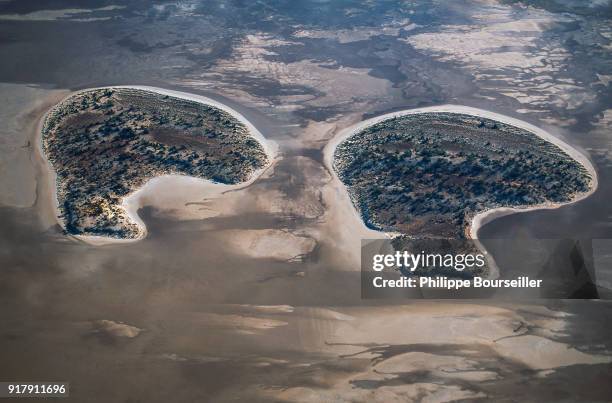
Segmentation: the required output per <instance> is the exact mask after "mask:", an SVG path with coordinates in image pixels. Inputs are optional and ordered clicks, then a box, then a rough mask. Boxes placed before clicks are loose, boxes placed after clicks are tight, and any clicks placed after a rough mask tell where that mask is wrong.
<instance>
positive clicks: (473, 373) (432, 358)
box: [374, 351, 497, 382]
mask: <svg viewBox="0 0 612 403" xmlns="http://www.w3.org/2000/svg"><path fill="white" fill-rule="evenodd" d="M374 368H375V369H376V371H377V372H379V373H383V374H394V373H401V372H418V371H428V372H430V373H432V374H433V375H435V376H436V377H441V378H451V379H461V380H465V381H471V382H482V381H489V380H493V379H496V378H497V374H496V373H495V372H492V371H485V370H479V369H478V368H479V365H478V363H477V362H476V361H474V360H471V359H468V358H465V357H461V356H454V355H438V354H430V353H423V352H418V351H417V352H411V353H405V354H399V355H396V356H393V357H391V358H389V359H387V360H384V361H382V362H381V363H379V364H377V365H375V367H374Z"/></svg>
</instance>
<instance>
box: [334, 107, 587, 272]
mask: <svg viewBox="0 0 612 403" xmlns="http://www.w3.org/2000/svg"><path fill="white" fill-rule="evenodd" d="M428 112H434V113H435V112H446V113H457V114H466V115H471V116H476V117H482V118H488V119H492V120H496V121H498V122H501V123H505V124H508V125H511V126H515V127H518V128H520V129H523V130H526V131H528V132H530V133H533V134H534V135H536V136H538V137H539V138H541V139H543V140H545V141H547V142H549V143H552V144H554V145H556V146H557V147H559V148H560V149H561V151H563V152H565V153H566V154H567V155H568V156H569V157H570V158H572V159H574V160H575V161H577V162H578V163H579V164H580V165H582V166H583V167H584V168H585V169H586V170H587V172H588V173H589V175H590V176H591V181H590V183H589V189H588V190H587V191H586V192H582V193H577V194H576V195H575V196H574V197H573V198H572V199H571V200H570V201H567V202H564V203H553V202H547V203H542V204H537V205H526V206H515V207H503V206H502V207H495V208H491V209H487V210H484V211H480V212H478V213H476V214H475V215H474V216H473V217H472V221H471V223H470V226H469V227H468V228H466V231H467V233H466V235H468V236H469V238H471V239H473V240H475V242H474V243H475V244H476V246H477V247H478V248H479V249H481V250H482V251H483V253H485V254H486V255H487V258H488V259H490V263H492V265H493V270H492V271H491V273H490V275H489V277H492V278H496V277H498V276H499V269H498V268H497V265H496V263H495V261H494V259H493V258H492V256H491V255H490V254H488V253H487V251H486V249H485V248H484V247H483V246H482V244H481V243H480V242H479V241H478V231H479V230H480V228H481V227H482V226H484V225H485V224H487V223H489V222H491V221H493V220H495V219H496V218H500V217H503V216H506V215H510V214H517V213H522V212H527V211H533V210H551V209H556V208H559V207H563V206H567V205H570V204H573V203H576V202H578V201H581V200H584V199H586V198H587V197H589V196H590V195H591V194H593V193H594V192H595V191H596V190H597V187H598V177H597V171H596V170H595V167H594V166H593V164H592V163H591V161H590V160H589V158H588V157H587V156H586V155H585V154H583V153H582V152H581V151H579V150H578V149H576V148H574V147H572V146H571V145H569V144H567V143H566V142H564V141H563V140H561V139H559V138H558V137H556V136H554V135H552V134H550V133H549V132H547V131H545V130H544V129H541V128H539V127H537V126H535V125H532V124H531V123H528V122H525V121H523V120H520V119H517V118H513V117H510V116H506V115H502V114H499V113H496V112H491V111H487V110H484V109H479V108H474V107H471V106H464V105H453V104H445V105H438V106H428V107H423V108H414V109H405V110H401V111H396V112H391V113H386V114H384V115H380V116H375V117H373V118H370V119H366V120H363V121H361V122H358V123H356V124H354V125H352V126H349V127H347V128H345V129H343V130H341V131H340V132H338V133H337V134H336V135H335V136H334V137H332V139H331V140H330V141H329V142H328V143H327V145H326V146H325V149H324V151H323V153H324V161H325V166H326V167H327V169H328V170H329V171H330V172H331V173H332V175H333V176H334V178H335V179H336V180H338V182H340V184H341V185H342V187H343V188H344V191H345V193H346V196H347V197H348V199H349V200H350V193H349V191H348V188H347V187H346V186H345V185H344V184H343V183H342V181H341V180H340V178H339V177H338V175H337V173H336V170H335V168H334V154H335V152H336V147H337V146H338V145H339V144H340V143H342V142H343V141H344V140H346V139H347V138H349V137H352V136H353V135H355V134H357V133H359V132H360V131H362V130H364V129H366V128H367V127H370V126H373V125H375V124H377V123H380V122H383V121H385V120H389V119H392V118H397V117H402V116H407V115H416V114H421V113H428ZM351 207H352V209H353V211H355V212H356V214H357V215H359V218H360V220H361V221H362V222H363V225H364V226H366V227H367V225H366V224H365V222H364V221H363V217H362V216H361V214H359V212H358V211H357V209H356V208H355V207H354V205H353V204H352V203H351ZM367 228H368V229H369V230H371V231H375V230H372V229H371V228H369V227H367ZM378 232H380V233H384V234H385V235H386V236H387V237H389V238H392V237H393V236H394V235H396V233H393V232H386V231H378Z"/></svg>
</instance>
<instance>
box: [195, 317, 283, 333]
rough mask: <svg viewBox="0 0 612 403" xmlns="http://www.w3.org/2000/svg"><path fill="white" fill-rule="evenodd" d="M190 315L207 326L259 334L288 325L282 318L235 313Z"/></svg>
mask: <svg viewBox="0 0 612 403" xmlns="http://www.w3.org/2000/svg"><path fill="white" fill-rule="evenodd" d="M189 316H190V317H191V318H192V319H193V320H194V321H197V322H200V323H202V324H204V325H206V326H211V327H218V328H225V329H231V331H233V332H236V333H241V334H257V333H261V332H263V331H266V330H271V329H274V328H277V327H280V326H287V325H288V323H287V322H285V321H281V320H276V319H269V318H256V317H252V316H243V315H234V314H227V315H226V314H217V313H193V314H191V315H189Z"/></svg>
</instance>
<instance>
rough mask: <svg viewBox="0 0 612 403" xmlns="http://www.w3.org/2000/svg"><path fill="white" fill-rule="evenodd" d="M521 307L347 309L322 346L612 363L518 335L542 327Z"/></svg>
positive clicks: (555, 363)
mask: <svg viewBox="0 0 612 403" xmlns="http://www.w3.org/2000/svg"><path fill="white" fill-rule="evenodd" d="M520 309H521V307H520V306H514V307H508V308H504V307H491V306H482V305H474V304H454V305H452V304H447V303H440V304H432V303H418V304H413V305H410V306H398V307H384V308H356V309H348V310H346V313H347V314H349V315H351V316H352V317H353V318H354V319H353V320H351V321H337V322H333V326H334V328H333V330H330V334H329V336H328V337H327V341H328V342H329V343H328V345H326V346H324V347H323V348H324V349H327V350H328V351H329V352H333V351H335V352H336V353H338V354H343V353H345V354H346V353H347V352H351V351H352V352H353V353H358V352H360V351H364V350H366V347H362V346H367V345H370V344H371V343H373V344H375V345H403V344H406V342H407V341H409V343H410V344H414V345H418V344H427V345H436V344H439V345H457V346H458V348H457V355H461V354H462V352H461V351H460V349H459V345H466V346H469V345H474V346H478V345H482V346H484V347H487V348H491V349H493V350H494V351H495V352H496V353H497V354H499V355H500V356H501V357H504V358H506V359H509V360H513V361H517V362H521V363H523V364H524V365H526V366H528V367H530V368H533V369H551V368H557V367H563V366H569V365H575V364H600V363H608V362H612V357H610V356H604V355H596V354H587V353H583V352H581V351H578V350H576V349H575V348H573V347H571V346H570V345H568V344H564V343H561V342H558V341H556V340H554V338H548V337H543V336H539V335H533V334H521V333H517V332H516V329H517V324H521V323H522V324H524V327H526V328H529V329H533V330H532V331H533V332H534V333H537V332H538V331H539V329H540V327H539V325H544V326H546V322H539V323H538V320H530V319H528V318H527V317H524V316H522V315H521V314H520V313H519V312H520ZM543 314H546V313H543ZM553 316H554V317H555V318H556V322H557V323H555V325H556V326H557V328H560V329H561V328H564V326H565V321H564V320H563V319H562V318H563V315H562V314H561V315H556V314H553ZM561 321H562V322H564V323H560V322H561ZM333 343H338V345H333ZM344 344H349V345H348V346H347V345H344ZM351 345H352V349H351V348H350V347H351Z"/></svg>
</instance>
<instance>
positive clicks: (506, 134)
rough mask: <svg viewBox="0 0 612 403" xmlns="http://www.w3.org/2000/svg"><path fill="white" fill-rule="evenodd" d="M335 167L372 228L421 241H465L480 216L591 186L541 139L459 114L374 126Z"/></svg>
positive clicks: (560, 198)
mask: <svg viewBox="0 0 612 403" xmlns="http://www.w3.org/2000/svg"><path fill="white" fill-rule="evenodd" d="M334 167H335V169H336V171H337V173H338V175H339V177H340V179H341V180H342V182H344V184H345V185H346V186H347V187H348V189H349V192H350V194H351V197H352V199H353V203H354V204H355V206H356V207H357V208H358V209H359V210H360V212H361V214H362V216H363V218H364V220H365V222H366V223H367V225H368V226H370V227H372V228H375V229H379V230H384V231H396V232H400V233H403V234H409V235H410V236H417V237H446V238H464V237H466V230H467V227H468V226H469V224H470V222H471V219H472V217H473V216H474V215H475V214H476V213H477V212H480V211H483V210H485V209H489V208H494V207H500V206H528V205H538V204H542V203H546V202H555V203H558V202H568V201H570V200H571V199H572V198H573V197H574V196H575V195H576V194H577V193H581V192H586V191H588V189H589V185H590V182H591V178H590V175H589V174H588V172H587V171H586V170H585V169H584V167H583V166H582V165H580V164H579V163H578V162H576V161H575V160H573V159H572V158H570V157H569V156H568V155H567V154H565V153H564V152H563V151H562V150H561V149H559V148H558V147H557V146H555V145H554V144H551V143H549V142H547V141H544V140H542V139H541V138H539V137H538V136H536V135H535V134H533V133H530V132H528V131H526V130H523V129H520V128H517V127H514V126H510V125H507V124H503V123H500V122H496V121H493V120H490V119H484V118H480V117H474V116H470V115H464V114H453V113H422V114H415V115H407V116H404V117H399V118H394V119H389V120H386V121H383V122H381V123H378V124H375V125H373V126H370V127H368V128H366V129H364V130H363V131H361V132H360V133H357V134H355V135H353V136H352V137H350V138H348V139H346V140H345V141H344V142H342V143H341V144H339V145H338V147H337V148H336V152H335V155H334Z"/></svg>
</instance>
